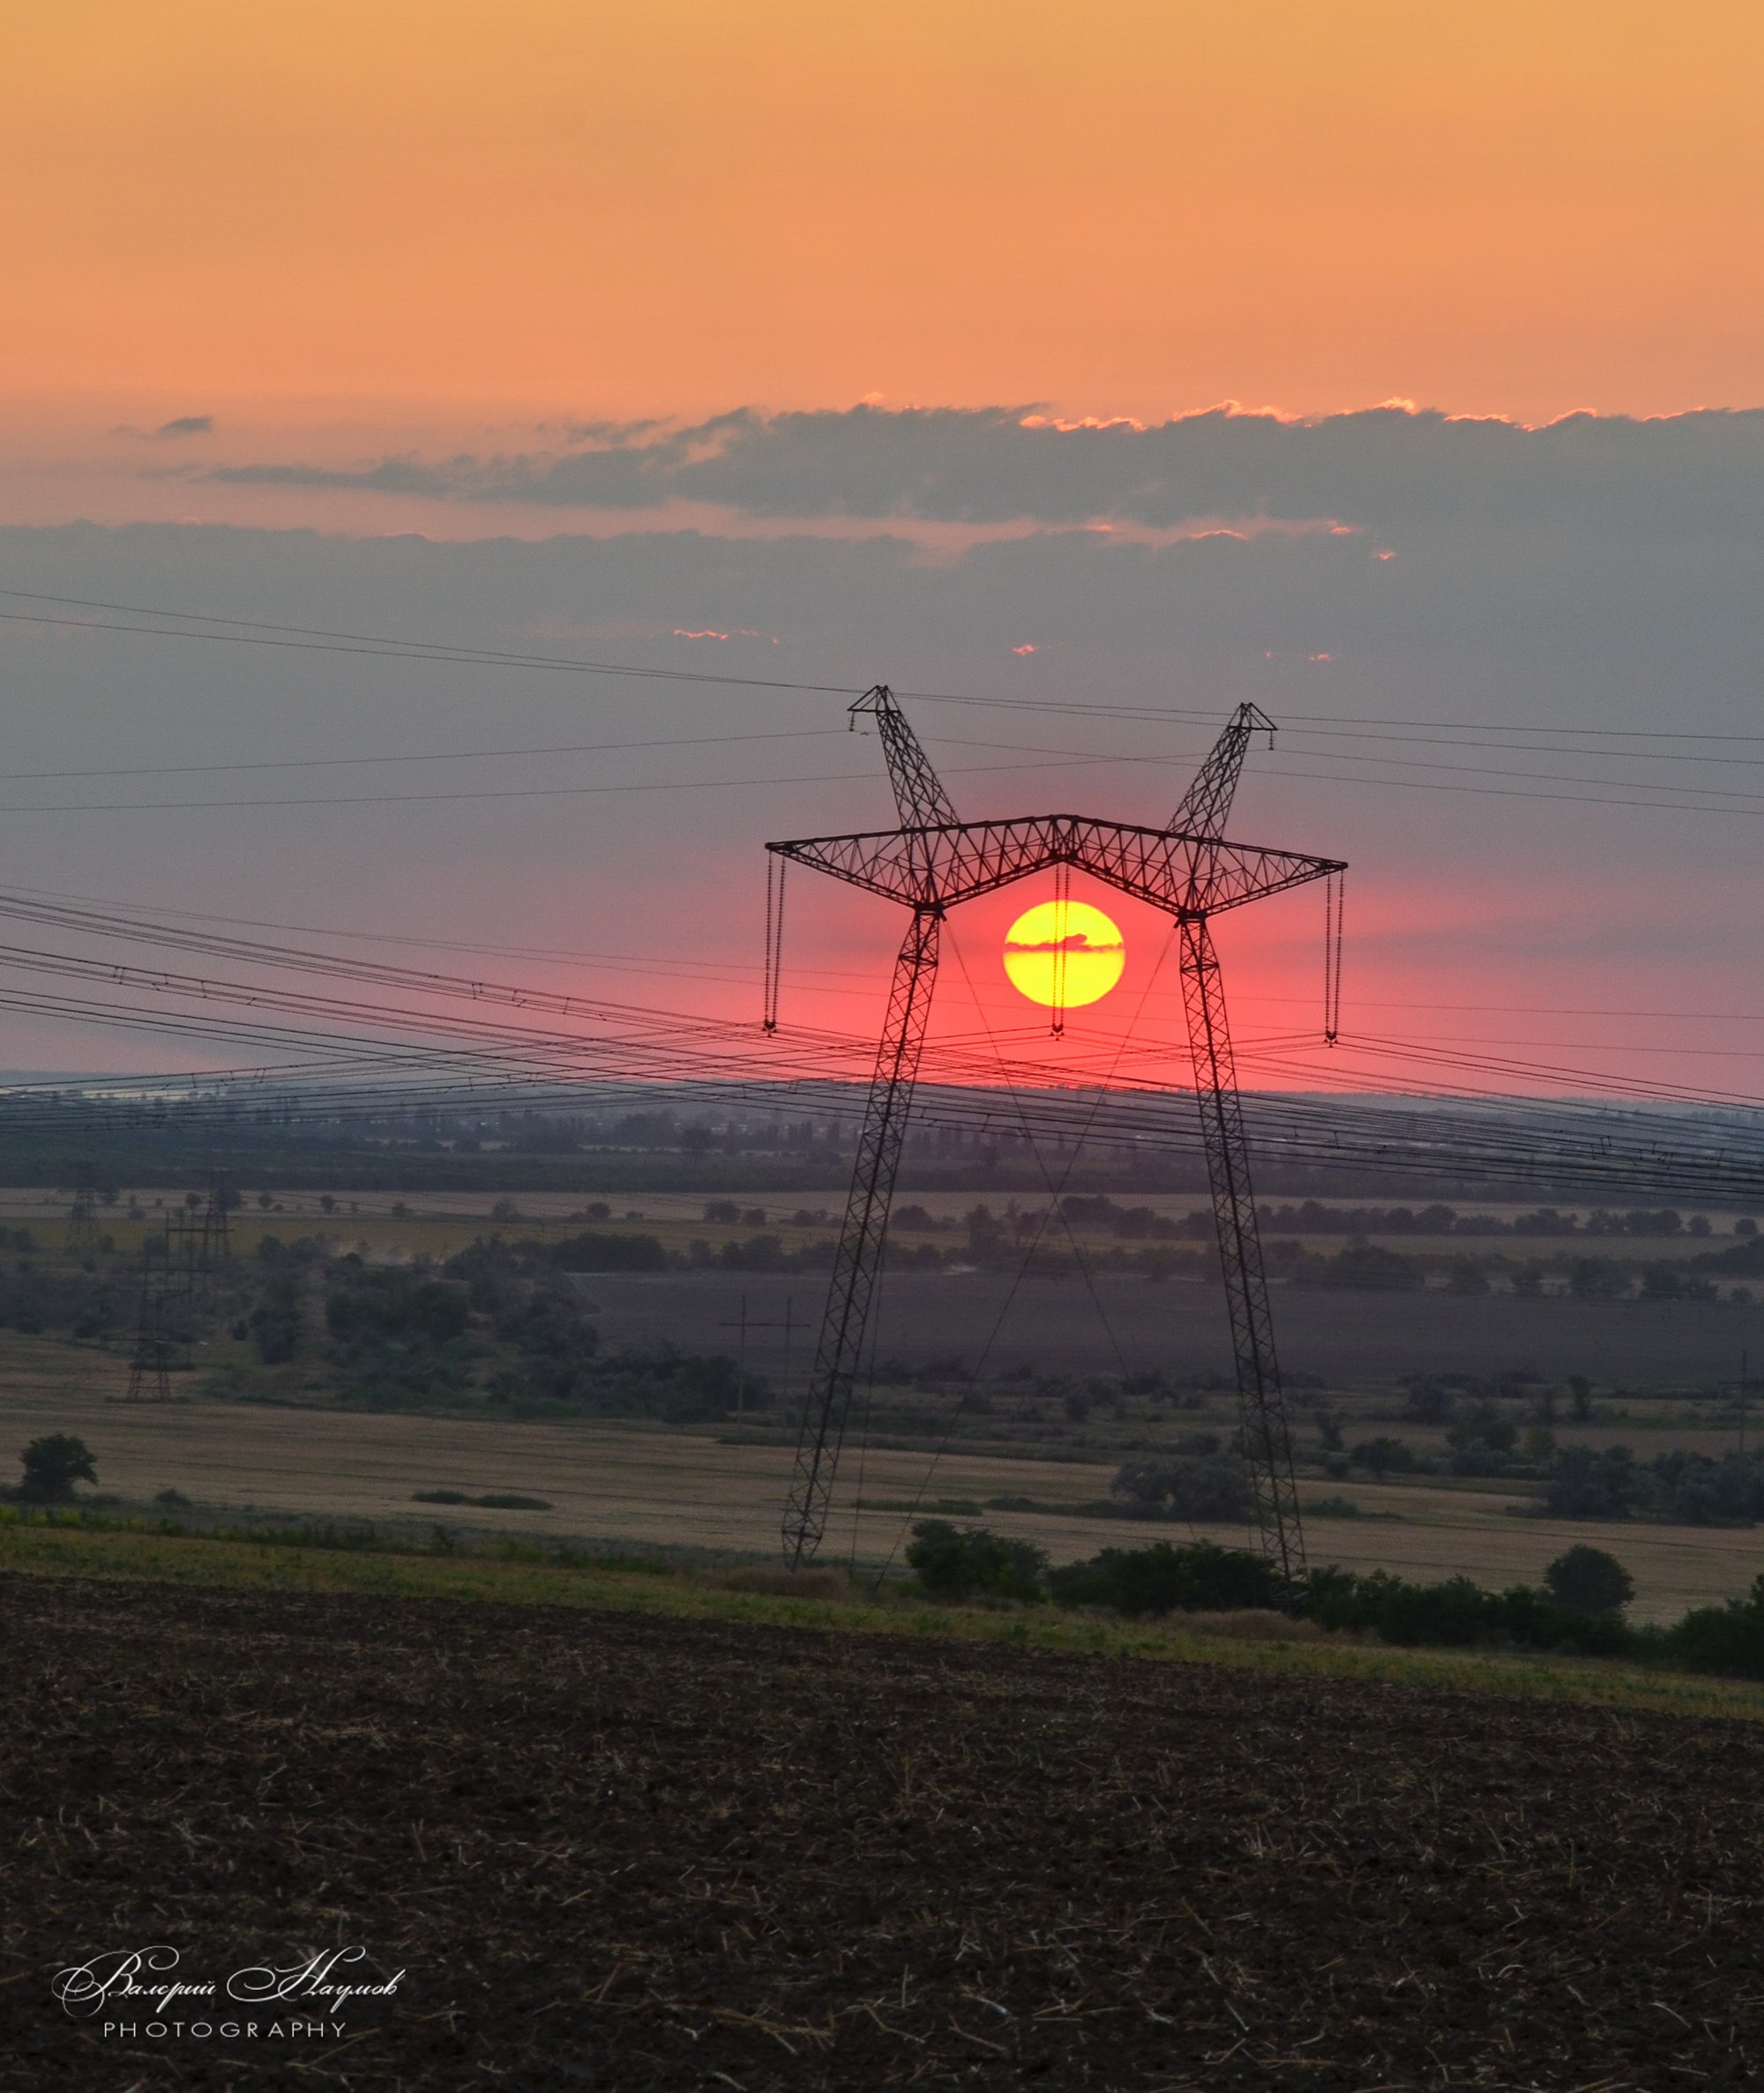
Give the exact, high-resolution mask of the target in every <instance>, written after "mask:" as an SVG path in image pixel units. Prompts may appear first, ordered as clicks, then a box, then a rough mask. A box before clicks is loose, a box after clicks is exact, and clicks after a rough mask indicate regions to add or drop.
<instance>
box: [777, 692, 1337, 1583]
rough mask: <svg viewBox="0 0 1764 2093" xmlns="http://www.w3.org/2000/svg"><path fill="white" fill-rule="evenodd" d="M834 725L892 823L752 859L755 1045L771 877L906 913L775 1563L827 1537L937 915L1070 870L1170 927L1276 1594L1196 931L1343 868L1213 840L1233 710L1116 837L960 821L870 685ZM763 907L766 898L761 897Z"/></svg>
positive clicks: (1267, 1453)
mask: <svg viewBox="0 0 1764 2093" xmlns="http://www.w3.org/2000/svg"><path fill="white" fill-rule="evenodd" d="M851 712H852V714H853V718H854V723H855V721H856V718H857V717H858V716H868V717H870V718H873V719H874V720H875V721H876V724H877V729H878V732H879V734H880V736H881V740H882V749H883V754H884V756H885V758H886V762H887V766H888V777H889V781H890V782H891V784H892V785H893V789H894V804H895V806H896V808H897V809H898V811H899V813H900V817H901V826H900V827H899V828H896V829H888V830H883V831H878V832H873V833H866V834H861V835H846V836H814V837H809V838H805V839H804V840H801V841H793V842H778V843H768V844H767V845H766V849H767V850H768V851H769V852H771V853H772V854H773V856H774V858H776V859H777V860H778V861H779V864H778V872H777V878H776V880H775V883H774V885H775V903H774V908H775V914H774V913H773V910H772V909H768V916H769V918H770V921H768V936H767V940H766V961H767V969H766V970H767V981H766V1025H767V1028H768V1029H770V1028H773V1027H774V1026H775V1023H776V1013H777V969H778V964H779V944H780V938H779V937H778V936H776V935H773V934H772V928H773V924H774V923H775V924H776V925H777V926H778V929H779V931H781V924H782V919H783V885H782V875H783V868H784V865H785V863H797V864H805V865H810V866H812V867H813V868H814V869H815V870H816V871H822V872H829V873H831V874H832V875H833V877H834V878H838V879H843V880H846V881H847V882H848V883H849V884H850V885H851V886H861V887H863V888H864V889H865V890H866V891H868V892H869V893H878V894H883V895H886V897H887V898H888V899H889V900H890V901H898V902H900V903H901V905H903V906H904V907H905V908H908V910H909V911H910V916H909V918H908V924H907V931H906V935H905V937H904V938H902V940H901V951H900V955H899V957H898V958H897V959H896V961H895V962H894V976H893V986H892V988H891V990H890V993H889V998H888V1014H887V1018H886V1021H885V1023H884V1026H883V1031H882V1043H881V1047H880V1049H879V1050H878V1054H877V1057H876V1065H875V1070H874V1072H873V1073H872V1075H871V1082H870V1095H869V1098H868V1101H867V1103H866V1105H865V1108H864V1114H863V1128H862V1131H861V1132H860V1133H859V1135H858V1142H857V1158H856V1163H855V1165H854V1167H853V1170H852V1177H851V1190H850V1192H849V1194H848V1198H847V1200H846V1209H845V1216H844V1221H843V1223H842V1225H841V1230H840V1238H839V1245H838V1250H837V1252H836V1254H835V1257H834V1261H833V1278H832V1282H831V1284H830V1285H829V1287H828V1289H827V1302H826V1312H825V1315H824V1317H823V1319H822V1323H821V1334H820V1340H819V1343H818V1347H817V1349H816V1353H815V1363H814V1369H813V1372H812V1373H811V1377H810V1381H809V1388H808V1394H807V1397H806V1399H805V1401H804V1409H803V1419H802V1426H801V1431H800V1432H799V1435H798V1439H797V1444H796V1468H795V1471H794V1474H793V1476H792V1477H791V1483H790V1492H789V1501H788V1503H787V1506H786V1508H785V1513H784V1523H783V1540H784V1558H785V1560H786V1561H787V1562H788V1563H789V1565H790V1566H792V1567H793V1568H795V1567H796V1566H799V1565H801V1564H802V1563H803V1562H804V1561H805V1560H807V1559H809V1558H811V1557H812V1556H813V1555H814V1553H815V1551H816V1550H817V1549H818V1547H819V1546H820V1543H821V1537H822V1536H823V1534H824V1533H825V1532H826V1520H827V1510H828V1506H829V1502H830V1500H831V1496H832V1491H833V1477H834V1474H835V1472H836V1470H837V1469H838V1465H839V1454H840V1448H841V1444H842V1443H843V1440H844V1437H845V1429H846V1422H847V1418H848V1414H849V1411H850V1407H851V1398H852V1393H853V1390H854V1388H855V1387H856V1379H857V1370H858V1360H859V1355H860V1353H861V1351H862V1349H863V1334H864V1327H865V1324H866V1323H867V1321H868V1319H869V1314H870V1305H871V1298H872V1297H873V1295H874V1292H875V1287H876V1278H877V1274H878V1270H879V1268H880V1265H881V1260H882V1248H883V1242H884V1238H885V1237H886V1230H887V1222H888V1208H889V1204H890V1202H891V1200H892V1199H893V1191H894V1179H895V1177H896V1175H897V1173H898V1170H899V1168H900V1161H901V1147H902V1144H903V1142H904V1140H905V1137H906V1129H907V1115H908V1110H909V1108H910V1105H911V1102H912V1095H913V1088H914V1085H915V1082H916V1080H917V1076H918V1070H919V1060H920V1056H921V1053H922V1051H923V1046H924V1037H925V1026H926V1023H927V1020H929V1017H930V1014H931V990H932V987H933V985H934V983H935V982H936V978H937V964H938V935H939V931H940V929H941V925H942V923H943V919H944V917H945V916H946V914H947V913H948V911H949V910H950V909H951V908H954V907H955V906H957V905H958V904H959V903H960V902H962V901H972V900H974V899H975V897H976V896H978V895H980V894H984V893H995V892H997V891H998V889H999V888H1000V887H1004V886H1011V885H1013V883H1014V882H1016V881H1017V880H1019V879H1026V878H1029V877H1031V876H1032V875H1033V874H1035V873H1036V872H1040V871H1046V870H1048V869H1050V868H1052V867H1071V868H1075V869H1077V870H1079V871H1085V872H1088V873H1089V874H1090V875H1091V876H1092V878H1097V879H1100V880H1102V881H1103V882H1104V883H1105V884H1106V885H1108V886H1113V887H1116V888H1118V889H1119V891H1120V892H1122V893H1129V894H1133V895H1135V896H1137V897H1138V899H1140V901H1146V902H1148V903H1149V904H1150V905H1151V906H1152V907H1153V908H1157V909H1160V910H1162V912H1163V913H1164V914H1166V915H1168V916H1172V917H1174V919H1175V921H1176V923H1177V931H1178V934H1179V936H1180V938H1181V940H1182V978H1183V988H1184V1002H1185V1006H1186V1010H1187V1015H1188V1028H1189V1043H1190V1048H1191V1050H1192V1057H1193V1062H1194V1077H1195V1089H1196V1093H1197V1095H1198V1097H1199V1101H1200V1120H1201V1132H1202V1136H1203V1139H1204V1142H1205V1146H1206V1151H1207V1172H1208V1177H1209V1180H1210V1183H1211V1185H1212V1190H1213V1208H1214V1215H1215V1221H1216V1223H1217V1227H1218V1234H1219V1255H1220V1262H1221V1264H1222V1267H1224V1274H1225V1289H1226V1299H1227V1302H1228V1304H1229V1307H1230V1320H1231V1337H1232V1349H1233V1352H1234V1354H1235V1357H1236V1362H1237V1397H1238V1405H1239V1410H1240V1414H1241V1418H1242V1424H1243V1439H1244V1447H1245V1459H1246V1461H1247V1464H1248V1468H1249V1471H1250V1478H1251V1484H1252V1491H1253V1496H1254V1502H1255V1515H1256V1522H1257V1526H1258V1529H1259V1535H1260V1540H1261V1545H1262V1547H1263V1549H1264V1551H1266V1553H1267V1555H1268V1557H1269V1558H1270V1559H1272V1560H1273V1562H1274V1564H1275V1566H1277V1568H1278V1569H1279V1571H1280V1573H1281V1574H1282V1577H1283V1578H1284V1579H1285V1580H1286V1581H1287V1582H1288V1583H1290V1582H1291V1581H1292V1580H1293V1579H1294V1578H1295V1577H1296V1576H1297V1573H1298V1572H1299V1571H1300V1570H1301V1569H1302V1568H1303V1567H1304V1539H1303V1535H1302V1533H1301V1531H1300V1528H1299V1523H1298V1506H1297V1495H1296V1492H1295V1491H1294V1488H1293V1480H1292V1452H1291V1443H1290V1436H1289V1429H1288V1424H1287V1417H1286V1406H1285V1398H1284V1395H1283V1393H1282V1387H1281V1381H1280V1370H1279V1366H1278V1364H1277V1363H1276V1359H1275V1355H1274V1332H1273V1325H1272V1322H1271V1319H1270V1317H1269V1313H1268V1300H1267V1282H1266V1279H1265V1278H1264V1276H1263V1272H1262V1260H1261V1244H1260V1240H1259V1235H1258V1232H1257V1228H1256V1215H1255V1206H1254V1201H1253V1198H1252V1192H1251V1185H1250V1173H1249V1157H1248V1147H1247V1143H1246V1141H1245V1132H1244V1118H1243V1109H1242V1105H1241V1103H1240V1101H1239V1098H1238V1095H1237V1073H1236V1068H1235V1065H1234V1062H1233V1059H1232V1054H1231V1040H1230V1029H1229V1028H1228V1025H1227V1022H1226V1013H1225V1002H1224V996H1223V992H1222V988H1221V986H1220V977H1219V961H1218V957H1217V955H1216V953H1215V952H1214V949H1213V940H1212V937H1211V933H1210V932H1209V931H1208V928H1207V924H1208V923H1209V921H1210V919H1211V918H1212V917H1213V916H1218V915H1221V914H1222V913H1223V912H1224V911H1225V910H1226V909H1228V908H1241V907H1243V906H1244V904H1245V902H1248V901H1260V900H1262V899H1263V898H1264V897H1265V896H1267V895H1268V894H1274V893H1285V892H1286V891H1287V890H1288V889H1289V888H1291V887H1296V886H1304V885H1306V884H1307V883H1308V882H1310V881H1312V880H1314V879H1324V878H1330V877H1332V876H1333V875H1336V874H1339V873H1341V872H1343V871H1345V870H1346V869H1347V868H1346V867H1345V865H1343V864H1342V863H1341V862H1340V861H1339V860H1336V859H1334V858H1323V857H1310V856H1302V855H1301V854H1299V853H1297V852H1296V851H1289V850H1269V849H1264V848H1259V847H1258V846H1256V845H1253V844H1247V843H1233V842H1230V841H1227V840H1226V838H1225V836H1224V833H1223V829H1224V824H1225V820H1226V818H1227V816H1228V815H1229V813H1230V807H1231V800H1232V797H1233V795H1234V794H1235V792H1236V790H1237V779H1238V777H1239V775H1240V774H1241V773H1242V770H1243V765H1244V757H1245V752H1246V751H1247V750H1248V748H1249V744H1250V741H1251V738H1252V736H1253V735H1254V734H1255V733H1256V732H1257V731H1258V730H1266V731H1268V732H1272V730H1273V729H1272V723H1271V722H1270V721H1268V720H1267V718H1266V717H1265V716H1264V715H1263V714H1261V713H1260V712H1259V711H1258V710H1257V708H1256V707H1255V706H1252V705H1244V706H1238V708H1237V712H1236V713H1235V714H1233V715H1232V718H1231V721H1230V724H1229V725H1228V726H1227V727H1226V729H1225V730H1224V732H1223V733H1222V735H1221V736H1220V737H1219V740H1218V742H1217V744H1215V747H1214V749H1213V751H1212V752H1211V753H1210V754H1209V755H1208V757H1207V760H1206V762H1205V763H1204V764H1203V765H1202V766H1201V767H1200V774H1198V775H1197V777H1196V778H1195V780H1194V782H1193V784H1192V786H1191V787H1190V788H1189V790H1188V792H1187V794H1186V796H1185V798H1184V799H1183V802H1182V804H1181V805H1180V806H1179V807H1178V808H1177V812H1176V815H1175V817H1174V818H1173V819H1172V820H1171V823H1170V826H1169V827H1168V828H1167V829H1155V828H1140V827H1134V826H1128V825H1126V824H1124V823H1121V822H1115V821H1099V820H1095V819H1091V818H1089V817H1088V816H1085V815H1079V814H1035V815H1028V816H1025V817H1022V818H1020V819H1015V820H1008V821H972V822H965V821H961V820H960V819H958V818H957V816H956V812H955V810H954V808H953V806H952V805H951V804H950V801H949V798H948V796H947V795H946V793H945V791H944V789H943V787H942V785H941V784H940V783H939V782H938V777H937V774H936V772H935V771H934V770H933V769H932V768H931V761H930V759H929V758H928V757H927V756H926V755H925V752H924V751H923V748H921V747H920V745H919V743H918V740H917V738H916V736H915V735H914V733H913V730H912V729H911V727H910V726H909V725H908V722H907V719H906V716H905V714H903V713H902V712H901V708H900V706H899V705H898V704H897V703H896V702H895V700H894V698H893V693H892V692H891V691H889V690H888V688H887V686H886V684H878V685H877V686H876V688H875V689H873V690H871V691H866V692H865V694H864V695H863V697H862V698H860V699H858V700H857V702H856V704H855V705H854V706H852V707H851ZM772 898H773V897H772V892H771V890H768V901H772Z"/></svg>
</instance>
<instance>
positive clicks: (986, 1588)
mask: <svg viewBox="0 0 1764 2093" xmlns="http://www.w3.org/2000/svg"><path fill="white" fill-rule="evenodd" d="M907 1562H908V1566H909V1567H910V1568H911V1569H914V1570H916V1572H917V1573H918V1578H919V1585H920V1588H921V1589H922V1590H923V1591H924V1592H925V1593H926V1594H927V1596H930V1597H931V1598H935V1599H971V1598H974V1597H975V1596H981V1595H983V1596H987V1597H990V1598H1000V1599H1027V1600H1029V1601H1037V1600H1040V1599H1042V1598H1043V1597H1044V1596H1045V1594H1044V1593H1043V1590H1042V1586H1041V1576H1042V1572H1043V1570H1044V1569H1046V1567H1047V1551H1046V1549H1044V1548H1037V1547H1036V1546H1035V1544H1034V1542H1032V1541H1010V1540H1006V1539H1005V1538H1004V1536H1002V1535H999V1534H991V1533H988V1532H987V1530H986V1529H985V1528H984V1527H983V1526H970V1527H966V1528H963V1529H960V1531H958V1529H956V1528H954V1527H953V1526H952V1525H951V1524H950V1523H949V1521H947V1520H945V1519H921V1520H919V1521H917V1522H916V1525H915V1526H914V1528H913V1538H912V1541H911V1543H910V1544H909V1545H908V1549H907Z"/></svg>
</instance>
